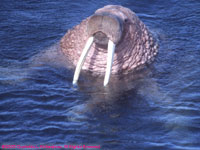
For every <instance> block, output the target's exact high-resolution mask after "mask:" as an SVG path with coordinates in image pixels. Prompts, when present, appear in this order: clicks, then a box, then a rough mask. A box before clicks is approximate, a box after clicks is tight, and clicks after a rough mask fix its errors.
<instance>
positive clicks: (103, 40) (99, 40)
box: [94, 31, 109, 46]
mask: <svg viewBox="0 0 200 150" xmlns="http://www.w3.org/2000/svg"><path fill="white" fill-rule="evenodd" d="M108 40H109V38H108V37H107V35H106V34H105V33H103V32H101V31H99V32H97V33H95V34H94V42H95V43H96V44H99V45H105V46H106V45H108Z"/></svg>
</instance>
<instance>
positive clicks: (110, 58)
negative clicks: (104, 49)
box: [104, 40, 115, 86]
mask: <svg viewBox="0 0 200 150" xmlns="http://www.w3.org/2000/svg"><path fill="white" fill-rule="evenodd" d="M114 53H115V44H114V43H113V42H112V41H111V40H109V42H108V56H107V66H106V74H105V77H104V86H106V85H107V84H108V82H109V79H110V74H111V71H112V63H113V56H114Z"/></svg>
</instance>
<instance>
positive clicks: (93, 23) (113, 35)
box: [87, 13, 123, 45]
mask: <svg viewBox="0 0 200 150" xmlns="http://www.w3.org/2000/svg"><path fill="white" fill-rule="evenodd" d="M122 32H123V21H122V20H121V19H120V18H119V17H118V16H116V15H113V14H109V13H96V14H94V15H93V16H91V17H90V18H89V21H88V24H87V33H88V37H91V36H94V38H95V39H94V42H95V43H97V44H101V45H107V44H108V40H111V41H113V42H114V43H115V44H117V43H118V42H119V41H120V39H121V37H122Z"/></svg>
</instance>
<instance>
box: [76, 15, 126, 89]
mask: <svg viewBox="0 0 200 150" xmlns="http://www.w3.org/2000/svg"><path fill="white" fill-rule="evenodd" d="M122 32H123V22H122V20H121V19H120V18H119V17H117V16H115V15H113V14H109V13H96V14H94V15H93V16H91V17H90V19H89V21H88V24H87V33H88V37H89V39H88V41H87V43H86V45H85V48H84V49H83V52H82V54H81V57H80V59H79V62H78V64H77V66H76V70H75V73H74V79H73V84H76V82H77V80H78V78H79V74H80V71H81V68H82V65H83V63H84V61H85V58H86V55H87V53H88V52H89V50H90V47H91V45H92V43H93V42H95V43H96V44H99V45H103V46H106V45H108V48H107V50H108V54H107V66H106V73H105V78H104V86H106V85H107V84H108V82H109V79H110V74H111V70H112V63H113V56H114V53H115V46H116V45H117V43H118V42H119V41H120V39H121V36H122Z"/></svg>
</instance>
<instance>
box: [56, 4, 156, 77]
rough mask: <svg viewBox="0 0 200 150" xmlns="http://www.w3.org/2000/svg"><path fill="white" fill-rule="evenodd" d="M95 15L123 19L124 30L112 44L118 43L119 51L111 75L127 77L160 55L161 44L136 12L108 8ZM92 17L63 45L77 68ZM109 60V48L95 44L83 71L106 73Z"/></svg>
mask: <svg viewBox="0 0 200 150" xmlns="http://www.w3.org/2000/svg"><path fill="white" fill-rule="evenodd" d="M96 13H97V14H98V13H108V14H112V15H114V16H117V17H118V18H120V20H121V21H122V23H123V31H122V35H121V37H120V39H119V41H117V40H116V41H113V42H114V43H115V44H116V51H115V54H114V61H113V66H112V74H118V75H120V74H127V73H129V72H131V71H133V70H135V69H137V68H138V67H140V66H143V65H144V64H146V63H150V62H152V60H153V59H154V56H155V55H156V54H157V51H158V45H157V43H156V41H155V39H154V38H153V36H152V34H151V33H150V32H149V30H148V29H147V27H146V26H145V25H144V23H143V22H142V21H141V20H140V19H139V18H138V17H137V16H136V15H135V13H134V12H132V11H131V10H130V9H128V8H125V7H122V6H116V5H108V6H105V7H103V8H101V9H98V10H97V11H96V12H95V14H96ZM90 17H91V16H90ZM90 17H88V18H87V19H85V20H83V21H82V22H81V23H80V24H79V25H77V26H75V27H74V28H73V29H71V30H69V31H68V32H67V33H66V34H65V35H64V37H63V38H62V39H61V42H60V46H61V49H62V51H63V53H64V54H65V55H66V57H67V59H68V60H69V62H71V63H72V64H73V65H74V66H76V65H77V62H78V59H79V57H80V55H81V52H82V50H83V48H84V46H85V43H86V41H87V39H88V38H89V37H90V36H91V35H90V34H89V33H88V21H89V19H90ZM109 28H110V27H109ZM108 38H110V39H111V38H112V37H109V35H108ZM114 38H115V37H114ZM111 40H112V39H111ZM106 58H107V46H105V45H99V44H97V43H93V45H92V47H91V50H90V52H89V53H88V56H87V57H86V60H85V63H84V65H83V68H82V69H83V70H88V71H90V72H92V73H93V74H104V73H105V69H106V63H107V62H106Z"/></svg>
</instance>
